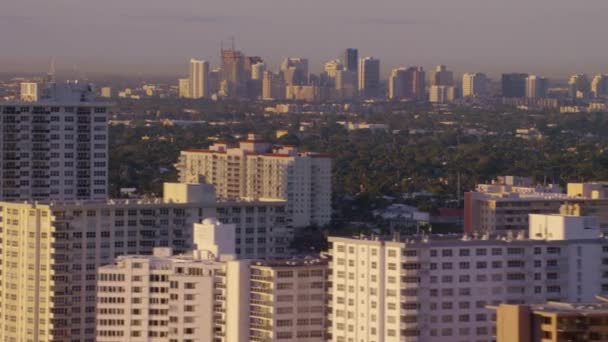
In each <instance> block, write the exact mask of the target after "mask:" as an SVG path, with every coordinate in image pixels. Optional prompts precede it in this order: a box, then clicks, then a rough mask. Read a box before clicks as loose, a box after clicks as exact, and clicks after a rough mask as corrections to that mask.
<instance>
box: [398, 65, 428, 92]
mask: <svg viewBox="0 0 608 342" xmlns="http://www.w3.org/2000/svg"><path fill="white" fill-rule="evenodd" d="M425 78H426V76H425V72H424V69H423V68H422V67H420V68H419V67H409V68H397V69H394V70H393V71H392V72H391V76H390V78H389V98H390V99H412V100H424V99H426V80H425Z"/></svg>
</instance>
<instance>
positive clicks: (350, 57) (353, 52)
mask: <svg viewBox="0 0 608 342" xmlns="http://www.w3.org/2000/svg"><path fill="white" fill-rule="evenodd" d="M342 65H344V69H346V70H348V71H352V72H354V73H356V72H357V70H358V66H359V50H357V49H353V48H348V49H345V50H344V53H343V54H342Z"/></svg>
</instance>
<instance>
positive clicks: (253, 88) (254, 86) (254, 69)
mask: <svg viewBox="0 0 608 342" xmlns="http://www.w3.org/2000/svg"><path fill="white" fill-rule="evenodd" d="M250 58H251V57H250ZM250 69H251V76H250V79H249V80H248V81H247V97H248V98H250V99H259V98H262V97H263V92H264V91H263V86H264V72H265V71H266V64H264V62H257V63H255V64H253V65H251V67H250Z"/></svg>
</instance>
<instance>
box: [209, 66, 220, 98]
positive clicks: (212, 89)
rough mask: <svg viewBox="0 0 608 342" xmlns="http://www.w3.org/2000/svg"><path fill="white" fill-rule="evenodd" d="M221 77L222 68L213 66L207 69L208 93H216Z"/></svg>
mask: <svg viewBox="0 0 608 342" xmlns="http://www.w3.org/2000/svg"><path fill="white" fill-rule="evenodd" d="M221 79H222V69H221V68H215V69H213V70H211V71H209V94H217V92H218V91H219V89H220V82H221Z"/></svg>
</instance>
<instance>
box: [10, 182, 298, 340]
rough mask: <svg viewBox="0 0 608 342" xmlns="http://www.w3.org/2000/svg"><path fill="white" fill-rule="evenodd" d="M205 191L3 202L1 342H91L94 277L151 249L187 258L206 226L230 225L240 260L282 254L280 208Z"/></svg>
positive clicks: (284, 233)
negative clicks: (198, 228) (122, 258)
mask: <svg viewBox="0 0 608 342" xmlns="http://www.w3.org/2000/svg"><path fill="white" fill-rule="evenodd" d="M205 187H209V186H204V185H186V184H174V185H173V186H168V187H167V188H165V198H164V199H156V200H114V201H112V200H110V201H70V202H53V203H48V204H38V203H34V202H26V203H11V202H1V203H0V207H1V210H0V218H1V221H0V228H1V229H0V239H1V240H0V241H2V249H1V251H0V260H2V265H0V267H1V269H0V291H1V293H2V294H3V296H2V297H1V298H0V313H2V319H0V340H2V341H15V342H16V341H24V340H35V341H40V340H44V341H75V340H78V341H94V337H95V304H96V303H95V289H96V269H97V268H98V267H99V266H102V265H107V264H110V263H111V262H112V261H113V260H114V258H115V257H117V256H119V255H146V254H151V253H152V250H153V248H155V247H170V248H173V249H174V250H175V251H176V252H185V251H188V250H191V249H192V248H193V228H194V226H195V224H196V223H197V222H200V221H201V220H202V219H205V218H212V217H216V216H220V218H219V220H224V221H226V222H231V223H233V224H234V226H235V241H234V244H235V246H236V247H235V253H236V254H237V256H240V257H243V258H273V257H277V256H284V255H285V253H286V251H287V248H288V244H289V241H290V234H291V230H290V229H289V227H287V226H286V225H285V224H284V223H283V222H285V214H284V211H285V204H284V202H259V201H251V202H216V201H215V199H214V197H213V196H212V195H209V194H207V193H205V192H204V191H203V190H205V189H204V188H205ZM196 188H198V189H196ZM249 208H253V212H250V209H249ZM221 209H223V210H224V213H223V214H221V215H218V211H220V210H221ZM261 228H264V230H262V229H261ZM262 249H263V250H262Z"/></svg>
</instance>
